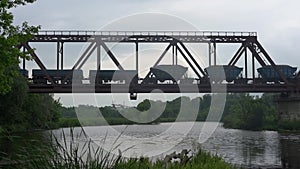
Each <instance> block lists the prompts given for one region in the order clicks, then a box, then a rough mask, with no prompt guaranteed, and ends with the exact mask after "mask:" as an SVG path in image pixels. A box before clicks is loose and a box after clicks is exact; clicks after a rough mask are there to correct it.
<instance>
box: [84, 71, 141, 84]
mask: <svg viewBox="0 0 300 169" xmlns="http://www.w3.org/2000/svg"><path fill="white" fill-rule="evenodd" d="M89 80H90V83H91V84H107V83H112V82H119V83H125V84H129V83H130V84H132V83H134V84H137V83H138V75H137V71H136V70H90V71H89Z"/></svg>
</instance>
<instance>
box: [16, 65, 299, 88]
mask: <svg viewBox="0 0 300 169" xmlns="http://www.w3.org/2000/svg"><path fill="white" fill-rule="evenodd" d="M278 68H279V70H280V71H281V72H282V74H283V75H284V76H285V77H286V78H287V79H288V80H290V81H291V82H293V81H294V80H296V79H299V77H297V75H296V70H297V68H296V67H291V66H288V65H278ZM187 70H188V68H187V67H184V66H181V65H158V66H155V67H151V68H150V76H149V79H147V81H146V83H147V84H159V83H165V82H167V83H173V84H176V83H189V84H192V83H193V81H194V78H188V77H187ZM204 70H205V72H206V76H204V77H202V78H201V79H199V80H200V83H210V82H213V83H223V81H226V82H228V83H241V82H243V83H248V79H246V78H243V77H242V71H243V68H240V67H237V66H228V65H215V66H209V67H207V68H205V69H204ZM257 71H258V73H259V77H258V79H259V80H260V82H263V83H267V82H274V83H278V82H282V81H283V80H282V79H281V78H280V76H279V74H278V73H277V71H275V69H274V68H273V67H272V66H269V65H267V66H263V67H261V68H258V69H257ZM20 73H21V74H22V75H23V76H25V77H28V71H27V70H25V69H20ZM47 74H48V75H49V76H50V78H51V79H53V82H54V83H55V84H72V83H82V80H84V77H83V71H82V70H70V69H69V70H46V71H44V70H40V69H33V70H32V81H33V83H34V84H51V83H52V82H50V81H49V80H48V78H47ZM85 80H89V82H90V84H96V85H98V84H114V83H117V84H138V82H139V77H138V73H137V71H136V70H90V71H89V77H88V78H87V79H85Z"/></svg>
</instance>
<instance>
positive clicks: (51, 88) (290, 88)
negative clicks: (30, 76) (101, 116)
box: [30, 84, 300, 93]
mask: <svg viewBox="0 0 300 169" xmlns="http://www.w3.org/2000/svg"><path fill="white" fill-rule="evenodd" d="M212 88H213V90H212ZM153 90H161V91H163V92H164V93H195V92H197V93H211V92H215V93H224V92H229V93H242V92H247V93H263V92H272V93H279V92H300V86H299V85H295V84H289V85H287V84H215V85H214V86H213V87H212V86H211V85H209V84H199V85H197V84H186V85H180V88H179V87H178V85H176V84H139V85H134V86H131V88H130V89H129V86H128V85H126V84H113V85H110V84H103V85H97V86H94V85H90V84H81V85H75V84H74V85H40V84H38V85H34V84H32V85H30V92H33V93H151V92H153Z"/></svg>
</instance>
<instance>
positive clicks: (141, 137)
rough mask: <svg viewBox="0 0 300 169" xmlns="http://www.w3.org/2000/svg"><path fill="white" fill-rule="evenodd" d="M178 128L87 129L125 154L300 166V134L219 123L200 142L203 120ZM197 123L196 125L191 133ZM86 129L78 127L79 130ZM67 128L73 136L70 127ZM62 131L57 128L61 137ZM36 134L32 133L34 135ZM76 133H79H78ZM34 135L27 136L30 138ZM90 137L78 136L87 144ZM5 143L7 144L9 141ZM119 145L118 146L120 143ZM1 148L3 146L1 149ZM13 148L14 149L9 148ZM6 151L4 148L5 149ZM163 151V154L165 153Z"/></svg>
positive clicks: (167, 125)
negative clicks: (200, 153) (199, 153)
mask: <svg viewBox="0 0 300 169" xmlns="http://www.w3.org/2000/svg"><path fill="white" fill-rule="evenodd" d="M176 124H177V125H178V126H177V127H176V130H169V129H170V128H171V127H172V126H173V123H160V124H153V125H129V126H125V125H118V126H94V127H84V131H85V133H86V135H87V136H88V137H90V138H91V139H92V140H93V141H94V143H95V144H96V145H100V146H102V147H104V148H105V149H107V150H110V149H111V148H112V147H114V146H115V147H117V148H116V149H120V150H121V151H122V152H123V155H124V156H131V157H132V156H134V157H136V156H141V155H143V156H151V157H154V158H162V157H163V156H164V155H165V154H168V153H171V152H174V151H177V152H179V151H181V150H182V149H192V150H194V149H195V147H197V146H200V147H201V148H202V149H204V150H206V151H208V152H211V153H212V154H217V155H219V156H221V157H222V158H223V159H224V160H225V161H227V162H230V163H232V164H234V165H237V166H244V167H247V168H295V169H296V168H297V169H298V168H300V160H299V159H300V133H298V134H297V133H293V134H283V133H278V132H275V131H245V130H236V129H225V128H223V127H222V125H221V124H219V125H218V127H217V128H216V130H215V131H214V132H213V134H212V135H211V136H210V137H209V138H208V139H207V140H206V141H205V142H203V143H201V144H199V134H200V133H201V132H205V131H201V129H202V127H203V123H202V122H195V123H191V122H179V123H176ZM191 124H193V127H192V128H191V129H190V130H189V131H188V132H187V130H186V129H187V128H189V127H190V126H191ZM81 130H82V129H81V128H75V131H74V132H75V133H79V132H80V131H81ZM63 131H64V132H65V134H66V138H67V139H71V138H70V137H71V136H70V134H69V131H70V130H69V129H68V128H65V129H63ZM61 132H62V130H61V129H60V130H54V133H55V135H57V136H61ZM31 135H32V134H31ZM75 135H76V134H75ZM31 137H33V136H26V137H24V139H30V138H31ZM84 140H86V139H78V141H79V142H82V143H84ZM1 144H6V145H1V147H2V146H5V147H6V151H7V149H8V147H9V146H13V145H9V144H8V143H3V142H1ZM116 145H117V146H116ZM0 149H1V148H0ZM8 150H10V149H8ZM2 151H3V149H2ZM161 153H162V154H161Z"/></svg>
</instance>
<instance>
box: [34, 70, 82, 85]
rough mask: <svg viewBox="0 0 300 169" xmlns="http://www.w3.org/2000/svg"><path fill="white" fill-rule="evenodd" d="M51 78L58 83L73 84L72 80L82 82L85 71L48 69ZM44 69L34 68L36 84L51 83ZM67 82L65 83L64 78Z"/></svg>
mask: <svg viewBox="0 0 300 169" xmlns="http://www.w3.org/2000/svg"><path fill="white" fill-rule="evenodd" d="M46 72H47V74H48V75H49V76H50V78H52V79H53V81H54V83H56V84H72V82H76V83H82V79H83V72H82V70H70V69H69V70H53V69H52V70H46ZM46 72H45V71H44V70H40V69H33V70H32V80H33V83H34V84H47V83H51V82H49V81H48V79H47V74H46ZM65 78H67V79H66V80H65V82H64V83H63V80H64V79H65Z"/></svg>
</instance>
